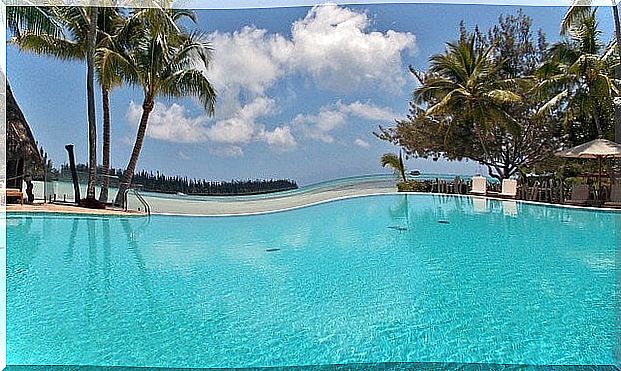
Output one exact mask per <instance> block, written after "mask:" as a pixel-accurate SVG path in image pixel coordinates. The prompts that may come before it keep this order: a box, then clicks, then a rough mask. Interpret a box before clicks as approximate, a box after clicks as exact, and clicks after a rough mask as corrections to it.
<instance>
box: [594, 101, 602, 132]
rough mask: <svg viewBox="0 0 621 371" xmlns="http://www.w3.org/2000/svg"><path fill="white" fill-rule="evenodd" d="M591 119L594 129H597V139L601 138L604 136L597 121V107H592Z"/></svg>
mask: <svg viewBox="0 0 621 371" xmlns="http://www.w3.org/2000/svg"><path fill="white" fill-rule="evenodd" d="M593 119H594V120H595V128H596V129H597V137H598V138H602V137H603V136H604V132H603V130H602V124H601V122H600V121H599V109H597V105H595V106H594V107H593Z"/></svg>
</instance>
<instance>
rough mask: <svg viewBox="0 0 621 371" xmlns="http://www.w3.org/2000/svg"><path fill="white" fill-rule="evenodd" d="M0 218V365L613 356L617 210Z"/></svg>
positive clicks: (380, 207)
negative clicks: (2, 228) (0, 303)
mask: <svg viewBox="0 0 621 371" xmlns="http://www.w3.org/2000/svg"><path fill="white" fill-rule="evenodd" d="M7 218H8V219H7V245H8V250H7V364H13V365H15V364H61V365H62V364H70V365H126V366H169V367H244V366H284V365H318V364H335V363H352V362H355V363H368V362H485V363H519V364H523V363H528V364H567V365H575V364H614V362H615V360H614V350H615V342H616V333H617V331H616V330H617V324H616V323H615V248H616V243H617V242H616V236H615V228H616V226H617V227H618V225H621V224H616V223H620V222H621V220H620V218H621V214H618V213H607V212H594V211H586V210H574V209H565V208H553V207H544V206H538V205H528V204H517V205H515V204H513V203H511V202H504V203H501V202H498V201H487V202H485V201H483V203H480V201H476V202H475V203H473V199H471V198H469V197H450V196H444V197H442V196H432V195H409V196H406V195H384V196H372V197H360V198H353V199H348V200H341V201H335V202H330V203H326V204H321V205H316V206H312V207H307V208H303V209H298V210H293V211H287V212H280V213H273V214H266V215H256V216H239V217H174V216H153V217H151V218H150V219H147V218H121V217H83V216H82V217H78V216H75V217H74V216H69V215H66V216H50V215H24V214H9V216H8V217H7Z"/></svg>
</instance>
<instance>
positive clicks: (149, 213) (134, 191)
mask: <svg viewBox="0 0 621 371" xmlns="http://www.w3.org/2000/svg"><path fill="white" fill-rule="evenodd" d="M139 187H142V185H140V184H134V186H133V187H130V188H128V189H126V190H125V194H124V195H123V198H124V199H125V202H124V204H125V211H127V194H128V193H129V191H132V193H133V194H134V196H136V198H137V199H138V201H140V203H141V204H142V206H143V207H144V210H145V211H146V212H147V215H148V216H151V206H149V203H148V202H147V201H146V200H145V199H144V197H142V195H141V194H140V193H139V192H138V189H137V188H139Z"/></svg>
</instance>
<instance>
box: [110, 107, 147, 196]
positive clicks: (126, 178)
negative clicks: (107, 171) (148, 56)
mask: <svg viewBox="0 0 621 371" xmlns="http://www.w3.org/2000/svg"><path fill="white" fill-rule="evenodd" d="M154 104H155V102H154V99H153V98H151V97H150V95H147V96H146V97H145V101H144V103H143V104H142V117H141V118H140V125H138V133H137V134H136V142H135V143H134V149H133V150H132V155H131V157H130V158H129V163H128V164H127V168H126V169H125V172H124V173H123V177H122V178H121V182H120V184H119V192H118V193H117V194H116V199H115V200H114V204H115V205H118V206H125V191H127V190H128V189H129V186H130V185H131V183H132V179H133V178H134V171H135V170H136V165H137V164H138V157H140V151H141V150H142V143H143V142H144V137H145V134H146V132H147V124H148V122H149V114H150V113H151V111H152V110H153V105H154Z"/></svg>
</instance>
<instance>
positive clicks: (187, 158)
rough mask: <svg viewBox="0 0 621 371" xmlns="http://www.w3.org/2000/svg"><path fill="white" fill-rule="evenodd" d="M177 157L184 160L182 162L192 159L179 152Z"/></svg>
mask: <svg viewBox="0 0 621 371" xmlns="http://www.w3.org/2000/svg"><path fill="white" fill-rule="evenodd" d="M177 156H179V158H180V159H182V160H184V161H188V160H191V159H192V158H191V157H190V156H188V155H187V154H186V153H185V152H183V151H179V152H177Z"/></svg>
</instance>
